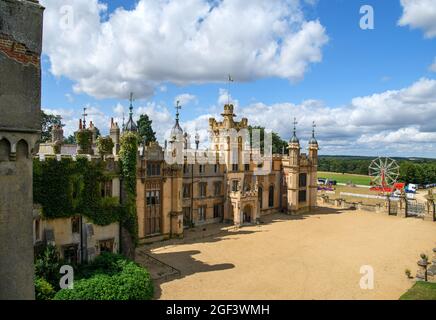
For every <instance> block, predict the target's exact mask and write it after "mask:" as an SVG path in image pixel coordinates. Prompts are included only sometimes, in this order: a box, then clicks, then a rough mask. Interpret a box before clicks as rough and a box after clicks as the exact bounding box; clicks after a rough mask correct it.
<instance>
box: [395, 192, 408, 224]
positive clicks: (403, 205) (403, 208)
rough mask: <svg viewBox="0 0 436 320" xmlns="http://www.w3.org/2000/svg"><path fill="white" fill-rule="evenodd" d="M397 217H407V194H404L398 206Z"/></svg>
mask: <svg viewBox="0 0 436 320" xmlns="http://www.w3.org/2000/svg"><path fill="white" fill-rule="evenodd" d="M397 216H398V217H400V218H406V217H407V197H406V195H405V194H402V195H401V197H400V200H399V204H398V211H397Z"/></svg>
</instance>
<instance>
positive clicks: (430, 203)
mask: <svg viewBox="0 0 436 320" xmlns="http://www.w3.org/2000/svg"><path fill="white" fill-rule="evenodd" d="M424 220H425V221H435V205H434V200H433V199H428V200H427V212H426V214H425V216H424Z"/></svg>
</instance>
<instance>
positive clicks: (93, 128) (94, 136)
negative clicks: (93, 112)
mask: <svg viewBox="0 0 436 320" xmlns="http://www.w3.org/2000/svg"><path fill="white" fill-rule="evenodd" d="M89 131H91V132H92V144H95V143H96V142H97V133H98V129H97V128H96V126H94V123H93V122H92V121H91V122H89Z"/></svg>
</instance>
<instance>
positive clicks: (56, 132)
mask: <svg viewBox="0 0 436 320" xmlns="http://www.w3.org/2000/svg"><path fill="white" fill-rule="evenodd" d="M63 140H64V130H63V129H62V125H59V124H55V125H54V126H53V128H52V130H51V142H52V143H55V142H57V141H61V142H62V141H63Z"/></svg>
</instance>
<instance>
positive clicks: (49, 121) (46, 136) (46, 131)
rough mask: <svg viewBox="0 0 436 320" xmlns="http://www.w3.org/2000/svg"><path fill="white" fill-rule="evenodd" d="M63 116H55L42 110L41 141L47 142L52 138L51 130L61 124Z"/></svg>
mask: <svg viewBox="0 0 436 320" xmlns="http://www.w3.org/2000/svg"><path fill="white" fill-rule="evenodd" d="M61 120H62V118H61V116H55V115H52V114H47V113H45V112H44V111H42V110H41V139H40V142H42V143H45V142H48V141H50V140H51V130H52V129H53V126H55V125H60V126H62V123H61Z"/></svg>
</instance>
